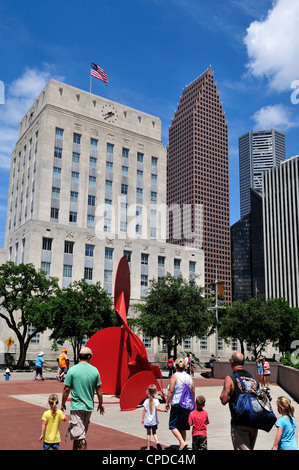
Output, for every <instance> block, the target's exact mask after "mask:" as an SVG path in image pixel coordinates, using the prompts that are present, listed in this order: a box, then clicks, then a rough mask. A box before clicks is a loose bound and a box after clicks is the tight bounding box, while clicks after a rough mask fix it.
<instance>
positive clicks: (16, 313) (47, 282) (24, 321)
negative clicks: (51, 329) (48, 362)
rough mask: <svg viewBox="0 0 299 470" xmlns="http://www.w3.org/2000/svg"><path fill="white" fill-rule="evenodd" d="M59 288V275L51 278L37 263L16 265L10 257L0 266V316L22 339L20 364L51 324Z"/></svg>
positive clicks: (19, 364)
mask: <svg viewBox="0 0 299 470" xmlns="http://www.w3.org/2000/svg"><path fill="white" fill-rule="evenodd" d="M57 290H58V281H57V279H56V278H48V277H47V276H46V274H45V273H43V272H42V271H40V270H36V269H35V267H34V266H33V264H19V265H16V264H14V263H13V262H10V261H9V262H7V263H5V264H2V265H1V266H0V299H1V300H0V305H1V310H0V317H1V318H3V319H4V320H5V321H6V323H7V325H8V327H9V328H11V329H12V330H13V331H14V333H15V335H16V337H17V339H18V341H19V345H20V355H19V358H18V362H17V366H16V367H23V366H24V363H25V359H26V353H27V350H28V347H29V344H30V341H31V340H32V338H33V337H34V336H35V335H36V334H37V333H42V332H43V331H45V330H46V329H47V328H48V326H49V323H50V313H51V309H50V304H51V300H52V299H53V296H54V295H55V293H56V291H57ZM29 326H30V328H29Z"/></svg>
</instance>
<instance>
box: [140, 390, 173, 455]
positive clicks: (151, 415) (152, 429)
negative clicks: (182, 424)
mask: <svg viewBox="0 0 299 470" xmlns="http://www.w3.org/2000/svg"><path fill="white" fill-rule="evenodd" d="M147 393H148V398H147V399H146V400H145V401H144V403H143V411H142V418H141V424H143V425H144V427H145V429H146V431H147V432H146V450H150V441H151V433H152V434H153V438H154V440H155V442H156V446H157V449H158V450H162V446H161V444H160V443H159V440H158V436H157V429H158V424H159V421H158V415H157V411H164V412H167V410H166V409H163V408H160V406H159V405H160V402H159V400H158V398H155V396H156V393H157V387H156V386H155V385H150V386H149V387H148V390H147Z"/></svg>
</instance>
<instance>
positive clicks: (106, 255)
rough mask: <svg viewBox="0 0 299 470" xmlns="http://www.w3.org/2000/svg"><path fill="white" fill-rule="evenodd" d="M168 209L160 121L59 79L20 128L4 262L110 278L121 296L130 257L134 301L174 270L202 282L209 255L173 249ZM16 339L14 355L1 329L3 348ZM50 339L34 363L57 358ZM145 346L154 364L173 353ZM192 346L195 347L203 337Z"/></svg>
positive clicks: (152, 343) (70, 277)
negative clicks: (118, 279)
mask: <svg viewBox="0 0 299 470" xmlns="http://www.w3.org/2000/svg"><path fill="white" fill-rule="evenodd" d="M165 211H166V149H165V147H163V144H162V141H161V121H160V119H159V118H157V117H155V116H151V115H149V114H146V113H143V112H141V111H138V110H135V109H132V108H129V107H127V106H124V105H121V104H119V103H115V102H112V101H109V100H107V99H104V98H101V97H99V96H97V95H93V94H91V93H88V92H85V91H82V90H79V89H77V88H74V87H71V86H68V85H66V84H64V83H60V82H57V81H55V80H50V81H49V82H48V84H47V85H46V87H45V88H44V90H43V91H42V93H41V94H40V95H39V96H38V98H37V99H36V101H35V102H34V103H33V105H32V106H31V108H30V109H29V110H28V112H27V114H26V115H25V116H24V118H23V119H22V121H21V122H20V126H19V138H18V142H17V143H16V145H15V148H14V149H13V152H12V157H11V170H10V183H9V194H8V207H7V223H6V235H5V253H6V259H5V261H6V260H11V261H13V262H15V263H33V264H34V265H35V267H36V268H41V269H43V270H44V271H46V272H47V273H48V274H49V275H50V276H55V277H57V278H58V279H59V282H60V286H61V287H67V286H68V285H69V284H70V283H71V282H73V281H75V280H80V279H82V278H84V279H86V280H87V282H97V281H101V284H102V286H103V287H104V288H105V289H106V290H107V292H108V293H109V295H111V296H113V289H114V279H115V273H116V268H117V265H118V262H119V260H120V258H121V257H122V256H123V255H125V256H126V257H127V259H128V261H129V265H130V272H131V304H134V303H137V302H139V301H142V298H144V297H145V296H146V292H147V288H148V286H149V281H150V279H152V278H158V277H161V276H163V275H165V274H166V272H169V273H171V274H172V275H179V274H182V276H183V277H184V278H185V279H189V278H190V277H192V278H193V277H195V276H196V275H197V276H198V277H197V278H196V282H198V283H199V284H201V283H203V282H204V281H203V279H204V253H203V251H202V250H201V249H193V248H187V247H178V246H176V245H171V244H167V243H166V239H167V234H166V220H167V217H166V215H167V214H166V212H165ZM3 323H4V322H3ZM10 336H12V338H13V339H14V340H15V345H14V346H15V349H14V346H13V347H12V348H10V351H9V352H10V353H14V352H15V354H17V353H18V349H17V348H18V345H17V340H16V338H14V334H13V332H12V330H9V329H8V328H7V326H6V324H2V325H1V337H0V340H1V343H2V350H3V344H4V341H5V340H6V339H7V338H9V337H10ZM48 337H49V333H48V332H45V333H44V334H40V335H37V338H35V340H34V341H33V342H32V343H33V344H32V345H31V346H30V349H29V352H28V354H27V358H28V359H31V360H33V359H35V357H36V354H37V353H38V352H39V351H40V350H41V349H42V350H43V351H44V352H45V357H46V356H47V357H48V359H49V358H51V357H53V358H54V356H55V354H54V353H51V343H50V341H49V340H48ZM141 339H142V340H143V341H144V343H145V346H146V348H147V351H148V355H149V359H150V360H153V361H154V360H155V354H156V352H158V351H159V350H162V349H163V347H164V346H163V345H162V344H161V343H160V342H159V341H158V340H152V339H151V338H144V337H142V338H141ZM187 342H188V344H187V346H188V349H189V350H193V349H194V350H195V342H196V344H198V340H195V339H190V338H188V341H187ZM193 343H194V345H193ZM183 346H184V345H182V347H183ZM185 346H186V345H185ZM0 352H1V351H0ZM69 352H70V353H71V348H69ZM205 353H206V354H205V356H208V355H209V351H205ZM53 354H54V355H53ZM197 354H199V351H197Z"/></svg>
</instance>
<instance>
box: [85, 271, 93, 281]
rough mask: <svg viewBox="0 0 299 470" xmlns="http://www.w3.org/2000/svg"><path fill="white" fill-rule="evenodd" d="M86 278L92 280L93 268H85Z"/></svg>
mask: <svg viewBox="0 0 299 470" xmlns="http://www.w3.org/2000/svg"><path fill="white" fill-rule="evenodd" d="M84 279H86V280H87V281H92V268H84Z"/></svg>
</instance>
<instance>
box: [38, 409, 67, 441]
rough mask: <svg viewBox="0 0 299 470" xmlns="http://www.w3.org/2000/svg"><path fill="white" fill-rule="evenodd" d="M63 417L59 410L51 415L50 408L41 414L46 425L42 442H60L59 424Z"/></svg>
mask: <svg viewBox="0 0 299 470" xmlns="http://www.w3.org/2000/svg"><path fill="white" fill-rule="evenodd" d="M63 419H64V413H63V412H62V411H61V410H57V411H56V413H55V415H53V413H52V410H47V411H45V412H44V414H43V416H42V420H43V421H46V423H47V427H46V431H45V435H44V442H47V443H48V444H54V443H56V442H60V441H61V438H60V432H59V425H60V422H61V421H63Z"/></svg>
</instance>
